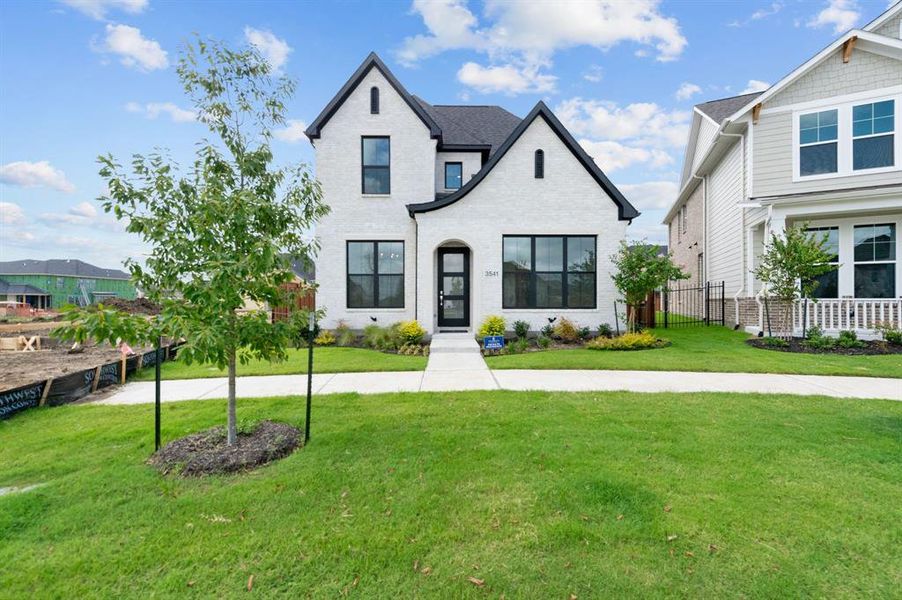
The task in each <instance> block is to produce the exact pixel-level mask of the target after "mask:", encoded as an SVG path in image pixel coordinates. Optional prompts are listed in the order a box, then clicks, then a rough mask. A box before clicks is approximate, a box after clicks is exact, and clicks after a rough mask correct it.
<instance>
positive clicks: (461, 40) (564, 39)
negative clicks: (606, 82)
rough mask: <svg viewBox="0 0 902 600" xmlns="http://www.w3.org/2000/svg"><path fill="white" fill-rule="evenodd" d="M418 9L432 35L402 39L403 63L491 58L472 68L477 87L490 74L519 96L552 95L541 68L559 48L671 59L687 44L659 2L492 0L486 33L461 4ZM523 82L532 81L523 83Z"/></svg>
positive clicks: (432, 0)
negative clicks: (624, 48) (620, 49)
mask: <svg viewBox="0 0 902 600" xmlns="http://www.w3.org/2000/svg"><path fill="white" fill-rule="evenodd" d="M412 10H413V12H414V13H416V14H419V15H420V16H421V17H422V18H423V23H424V25H425V26H426V28H427V29H428V34H421V35H416V36H413V37H408V38H406V39H405V40H404V42H403V43H402V45H401V47H400V48H399V49H398V51H397V57H398V59H399V60H400V61H401V63H403V64H405V65H408V66H411V65H413V64H415V63H417V62H418V61H420V60H422V59H424V58H428V57H430V56H434V55H436V54H439V53H441V52H444V51H447V50H459V49H466V50H474V51H477V52H481V53H483V54H485V55H486V56H487V57H488V59H489V63H490V64H489V65H488V66H484V67H481V68H480V70H477V69H476V68H474V67H469V68H468V73H469V74H471V75H473V77H474V78H475V79H476V80H477V81H479V82H484V78H485V73H491V74H492V75H493V76H494V77H495V78H496V79H498V80H500V81H503V82H509V83H510V85H511V86H513V87H510V88H508V89H507V90H505V91H507V92H508V93H514V94H516V93H522V92H523V91H529V92H534V91H541V90H547V89H548V86H549V85H550V84H549V83H548V82H549V81H551V82H553V79H552V78H553V76H552V75H549V74H547V73H541V72H540V69H543V68H546V69H547V68H548V67H550V65H551V60H552V58H553V56H554V54H555V52H557V51H559V50H563V49H566V48H573V47H577V46H591V47H594V48H598V49H599V50H607V49H609V48H612V47H614V46H616V45H618V44H620V43H622V42H633V43H636V44H640V45H643V46H651V47H653V48H654V49H655V50H656V51H657V59H658V60H660V61H670V60H674V59H676V58H678V57H679V55H680V54H681V53H682V51H683V49H684V48H685V46H686V43H687V42H686V38H685V37H683V35H682V33H681V32H680V28H679V24H678V23H677V21H676V19H673V18H669V17H665V16H663V15H662V14H660V13H659V12H658V2H657V0H636V1H633V2H613V1H609V0H555V1H553V2H552V1H551V0H533V1H530V2H507V1H504V0H487V1H486V3H485V7H484V10H483V17H484V20H485V22H486V25H485V26H484V27H481V28H480V27H479V25H480V23H479V19H477V17H476V16H475V15H474V14H473V13H472V12H471V11H470V10H469V8H467V5H466V4H465V3H464V2H463V1H462V0H414V3H413V8H412ZM468 64H475V63H468ZM464 66H465V67H466V66H467V65H464ZM477 66H478V65H477ZM516 72H519V74H520V75H521V76H520V77H518V76H516ZM524 77H526V78H528V79H532V80H533V83H531V84H529V85H524V81H523V80H524ZM536 82H540V83H536ZM477 89H478V88H477ZM486 89H489V90H496V89H497V86H496V85H489V86H486Z"/></svg>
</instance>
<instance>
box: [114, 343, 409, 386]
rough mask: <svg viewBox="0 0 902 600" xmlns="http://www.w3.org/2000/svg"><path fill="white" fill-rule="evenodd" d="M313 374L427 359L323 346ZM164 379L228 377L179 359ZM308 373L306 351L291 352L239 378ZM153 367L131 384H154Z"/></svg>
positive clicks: (396, 367) (243, 370)
mask: <svg viewBox="0 0 902 600" xmlns="http://www.w3.org/2000/svg"><path fill="white" fill-rule="evenodd" d="M313 357H314V358H313V361H314V363H313V372H314V373H355V372H363V371H422V370H423V369H425V368H426V357H424V356H406V355H401V354H388V353H386V352H378V351H376V350H367V349H365V348H337V347H324V348H319V347H317V348H315V349H314V350H313ZM161 371H162V373H161V375H162V377H163V379H201V378H204V377H225V376H226V375H227V372H226V371H225V370H220V369H217V368H216V367H215V366H213V365H206V364H203V365H201V364H197V363H194V364H191V365H187V364H185V363H184V362H182V361H180V360H174V361H172V362H167V363H163V367H162V369H161ZM306 372H307V350H306V348H305V349H301V350H289V351H288V360H286V361H284V362H277V363H269V362H267V361H263V360H254V361H251V362H249V363H248V364H246V365H242V364H239V365H238V375H291V374H294V373H306ZM153 379H154V370H153V368H145V369H141V370H140V371H138V372H137V373H135V375H134V376H133V377H132V379H131V380H132V381H153Z"/></svg>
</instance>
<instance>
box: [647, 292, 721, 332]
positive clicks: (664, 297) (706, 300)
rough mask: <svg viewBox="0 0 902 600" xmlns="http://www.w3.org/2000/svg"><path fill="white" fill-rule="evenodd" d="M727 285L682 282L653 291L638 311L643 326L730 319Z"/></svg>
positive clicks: (718, 322)
mask: <svg viewBox="0 0 902 600" xmlns="http://www.w3.org/2000/svg"><path fill="white" fill-rule="evenodd" d="M724 289H725V285H724V282H723V281H721V282H719V283H713V282H710V281H709V282H707V283H705V284H704V285H696V286H685V287H684V286H682V285H680V284H679V283H677V284H675V285H673V286H671V287H668V288H666V289H663V290H660V291H657V292H654V293H653V294H650V295H649V297H648V298H647V299H646V301H645V302H644V303H643V304H642V305H641V306H640V307H639V308H638V310H637V311H636V321H637V323H638V324H639V325H640V326H641V327H665V328H671V327H699V326H702V327H703V326H706V325H724V324H725V323H726V296H725V294H724Z"/></svg>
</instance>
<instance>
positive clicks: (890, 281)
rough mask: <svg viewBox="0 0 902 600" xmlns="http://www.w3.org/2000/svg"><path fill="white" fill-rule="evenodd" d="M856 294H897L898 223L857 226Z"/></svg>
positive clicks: (892, 296) (883, 296)
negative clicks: (896, 224)
mask: <svg viewBox="0 0 902 600" xmlns="http://www.w3.org/2000/svg"><path fill="white" fill-rule="evenodd" d="M854 241H855V297H856V298H894V297H895V295H896V226H895V225H894V224H892V223H890V224H886V225H858V226H856V227H855V237H854Z"/></svg>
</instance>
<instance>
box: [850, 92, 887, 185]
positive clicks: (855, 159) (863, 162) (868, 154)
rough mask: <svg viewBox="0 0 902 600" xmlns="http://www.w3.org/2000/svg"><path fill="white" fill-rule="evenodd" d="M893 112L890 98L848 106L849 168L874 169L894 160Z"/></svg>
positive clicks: (885, 165)
mask: <svg viewBox="0 0 902 600" xmlns="http://www.w3.org/2000/svg"><path fill="white" fill-rule="evenodd" d="M895 112H896V103H895V101H893V100H884V101H883V102H874V103H872V104H860V105H858V106H854V107H853V108H852V168H853V169H855V170H856V171H857V170H859V169H878V168H880V167H891V166H893V164H895V160H894V158H895V157H894V152H893V146H894V145H895V135H894V132H895Z"/></svg>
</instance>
